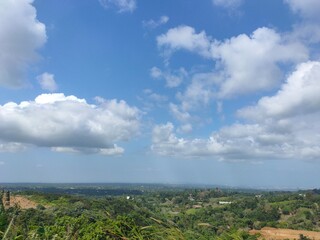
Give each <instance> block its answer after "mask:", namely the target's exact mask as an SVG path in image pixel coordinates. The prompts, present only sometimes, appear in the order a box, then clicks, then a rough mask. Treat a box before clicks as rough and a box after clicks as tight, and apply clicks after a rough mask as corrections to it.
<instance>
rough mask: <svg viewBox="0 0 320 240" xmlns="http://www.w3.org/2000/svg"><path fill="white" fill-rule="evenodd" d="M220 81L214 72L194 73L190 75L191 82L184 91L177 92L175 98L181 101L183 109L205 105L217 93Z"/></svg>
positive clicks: (188, 109)
mask: <svg viewBox="0 0 320 240" xmlns="http://www.w3.org/2000/svg"><path fill="white" fill-rule="evenodd" d="M220 81H221V79H220V77H219V76H217V74H215V73H211V72H208V73H196V74H194V75H193V76H192V81H191V83H190V84H189V85H188V86H187V88H186V89H185V91H184V92H182V93H181V92H179V93H178V94H177V99H178V100H180V102H181V108H182V109H183V110H184V111H190V110H195V109H198V108H199V107H206V106H208V104H209V103H210V101H211V100H212V99H213V98H214V97H216V95H217V93H216V92H217V90H215V89H216V88H217V85H218V84H219V82H220Z"/></svg>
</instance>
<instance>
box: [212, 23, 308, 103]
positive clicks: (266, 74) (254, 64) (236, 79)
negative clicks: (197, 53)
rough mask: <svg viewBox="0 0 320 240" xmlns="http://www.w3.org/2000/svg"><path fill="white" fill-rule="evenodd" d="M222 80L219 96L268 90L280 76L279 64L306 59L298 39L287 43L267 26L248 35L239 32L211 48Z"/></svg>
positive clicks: (304, 51)
mask: <svg viewBox="0 0 320 240" xmlns="http://www.w3.org/2000/svg"><path fill="white" fill-rule="evenodd" d="M212 53H213V58H214V59H216V60H217V61H218V62H219V65H220V69H221V73H222V74H223V76H224V79H225V80H224V81H223V83H222V84H221V86H220V93H219V94H220V97H222V98H225V97H232V96H234V95H241V94H246V93H252V92H256V91H259V90H268V89H271V88H273V87H275V86H277V85H278V83H279V82H280V80H281V78H282V77H283V75H282V71H281V69H280V67H279V64H287V63H297V62H301V61H304V60H306V59H307V58H308V51H307V49H306V48H305V47H304V45H302V44H301V43H299V42H288V41H286V39H285V38H283V37H281V35H280V34H278V33H277V32H275V31H274V30H272V29H269V28H258V29H257V30H255V31H254V32H253V33H252V35H251V36H248V35H246V34H241V35H239V36H237V37H233V38H231V39H228V40H226V41H224V42H220V43H219V42H216V43H214V44H213V47H212Z"/></svg>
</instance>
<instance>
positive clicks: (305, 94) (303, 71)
mask: <svg viewBox="0 0 320 240" xmlns="http://www.w3.org/2000/svg"><path fill="white" fill-rule="evenodd" d="M319 93H320V62H311V61H310V62H306V63H302V64H300V65H298V66H297V68H296V70H295V71H294V72H293V73H292V74H291V75H290V76H289V77H288V79H287V81H286V82H285V83H284V84H283V85H282V87H281V89H280V90H279V91H278V92H277V94H276V95H274V96H272V97H263V98H261V99H260V100H259V102H258V103H257V105H256V106H253V107H247V108H244V109H241V110H240V111H239V115H240V116H242V117H245V118H249V119H265V118H276V119H283V118H289V117H295V116H297V115H304V116H305V115H306V114H309V113H315V112H320V94H319Z"/></svg>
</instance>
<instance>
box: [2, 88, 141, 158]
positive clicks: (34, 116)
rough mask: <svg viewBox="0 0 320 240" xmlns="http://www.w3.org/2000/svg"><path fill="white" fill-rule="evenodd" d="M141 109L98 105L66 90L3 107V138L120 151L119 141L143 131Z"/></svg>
mask: <svg viewBox="0 0 320 240" xmlns="http://www.w3.org/2000/svg"><path fill="white" fill-rule="evenodd" d="M139 118H140V111H139V110H138V109H137V108H135V107H130V106H129V105H128V104H127V103H126V102H124V101H117V100H102V99H101V98H100V102H99V103H98V104H97V105H94V104H88V103H87V102H86V100H84V99H79V98H77V97H75V96H65V95H64V94H62V93H56V94H42V95H39V96H38V97H37V98H36V99H35V100H34V101H24V102H21V103H20V104H17V103H14V102H9V103H6V104H4V105H2V106H0V139H1V140H2V141H3V142H6V143H19V144H31V145H35V146H39V147H50V148H52V149H53V150H55V151H71V150H72V151H75V152H79V151H80V152H84V153H86V152H88V153H89V152H93V153H101V154H107V155H110V154H117V153H121V152H123V149H122V148H120V147H118V146H117V145H116V143H117V142H121V141H127V140H129V139H131V138H132V137H133V136H135V135H136V134H137V133H138V131H139V125H140V123H139Z"/></svg>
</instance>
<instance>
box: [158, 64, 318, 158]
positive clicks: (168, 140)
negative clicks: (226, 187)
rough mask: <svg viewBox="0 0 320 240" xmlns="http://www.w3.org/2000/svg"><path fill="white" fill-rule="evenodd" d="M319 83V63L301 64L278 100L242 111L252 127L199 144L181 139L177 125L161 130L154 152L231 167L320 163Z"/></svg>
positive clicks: (264, 101)
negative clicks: (234, 164) (226, 163)
mask: <svg viewBox="0 0 320 240" xmlns="http://www.w3.org/2000/svg"><path fill="white" fill-rule="evenodd" d="M319 79H320V62H315V61H313V62H311V61H310V62H305V63H302V64H299V65H298V66H297V68H296V70H295V71H294V72H293V73H292V74H291V75H290V76H288V79H287V81H286V82H285V83H284V84H283V85H282V87H281V89H280V90H279V91H278V92H277V93H276V94H275V95H273V96H268V97H263V98H261V99H260V100H259V101H258V103H257V104H256V105H255V106H252V107H246V108H243V109H241V110H239V112H238V114H239V116H241V117H243V118H245V119H246V120H247V121H248V122H249V123H237V124H233V125H230V126H226V127H223V128H222V129H220V130H218V131H216V132H213V133H212V134H211V135H210V137H208V138H200V139H185V138H182V137H178V136H177V134H176V131H175V128H174V126H173V124H172V123H167V124H163V125H157V126H155V127H154V130H153V144H152V150H153V151H154V152H155V153H157V154H160V155H166V156H176V157H179V156H183V157H206V158H212V159H216V160H226V161H239V160H241V161H244V160H250V161H251V160H267V159H319V157H320V147H319V146H320V134H319V133H318V132H319V129H320V123H319V121H318V120H319V119H320V98H319V92H320V89H319V86H320V84H319ZM178 132H179V131H178Z"/></svg>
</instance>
